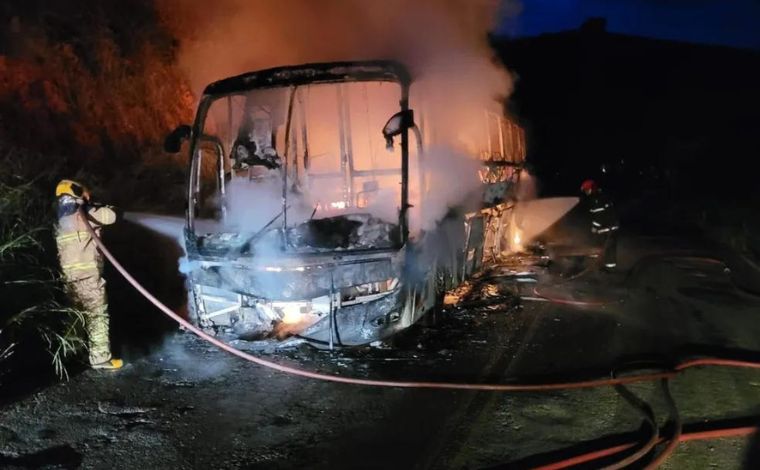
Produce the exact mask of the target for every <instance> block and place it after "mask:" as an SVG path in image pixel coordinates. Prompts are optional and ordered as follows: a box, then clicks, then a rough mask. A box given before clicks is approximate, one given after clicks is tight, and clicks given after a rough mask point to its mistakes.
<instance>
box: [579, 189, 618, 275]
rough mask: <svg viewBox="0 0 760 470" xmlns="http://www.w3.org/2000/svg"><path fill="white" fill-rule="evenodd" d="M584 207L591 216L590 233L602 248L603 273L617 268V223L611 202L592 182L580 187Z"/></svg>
mask: <svg viewBox="0 0 760 470" xmlns="http://www.w3.org/2000/svg"><path fill="white" fill-rule="evenodd" d="M581 192H582V193H583V194H584V195H585V197H586V205H587V207H588V211H589V213H590V214H591V233H592V234H593V236H594V238H595V239H596V240H597V242H598V245H599V246H601V247H602V257H601V265H602V266H601V267H602V269H603V270H604V271H612V270H614V269H615V268H617V233H618V229H619V228H620V226H619V221H618V217H617V213H616V212H615V208H614V207H613V205H612V201H610V199H609V198H608V197H607V196H606V195H605V194H604V192H602V189H601V188H600V187H599V185H598V184H597V183H596V182H595V181H594V180H590V179H588V180H586V181H584V182H583V184H582V185H581Z"/></svg>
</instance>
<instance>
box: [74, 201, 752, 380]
mask: <svg viewBox="0 0 760 470" xmlns="http://www.w3.org/2000/svg"><path fill="white" fill-rule="evenodd" d="M79 216H80V217H81V219H82V220H83V221H84V225H85V227H86V229H87V231H88V232H89V234H90V236H91V237H92V239H93V240H94V241H95V243H96V244H97V246H98V248H99V249H100V251H101V253H102V254H103V256H105V257H106V258H107V259H108V260H109V261H110V262H111V264H112V265H113V267H114V268H115V269H116V270H117V271H118V272H119V273H120V274H121V275H122V276H124V278H125V279H126V280H127V282H129V283H130V284H131V285H132V287H134V288H135V289H136V290H137V291H138V292H139V293H140V294H142V295H143V296H144V297H145V298H146V299H148V300H149V301H150V302H151V303H152V304H153V305H155V306H156V307H157V308H158V309H159V310H161V311H162V312H163V313H164V314H165V315H166V316H168V317H169V318H171V319H172V320H174V321H176V322H177V323H179V324H180V325H181V326H182V327H184V328H185V329H186V330H187V331H190V332H192V333H194V334H195V335H197V336H199V337H200V338H201V339H203V340H204V341H207V342H209V343H211V344H213V345H214V346H217V347H218V348H220V349H223V350H224V351H227V352H229V353H230V354H233V355H235V356H237V357H240V358H241V359H245V360H246V361H250V362H253V363H255V364H258V365H260V366H263V367H267V368H269V369H273V370H276V371H279V372H284V373H287V374H292V375H296V376H299V377H306V378H311V379H316V380H323V381H328V382H337V383H345V384H354V385H367V386H374V387H398V388H428V389H431V388H432V389H443V390H480V391H500V392H536V391H551V390H568V389H579V388H593V387H602V386H614V385H625V384H630V383H636V382H648V381H653V380H658V379H665V378H672V377H674V376H675V375H676V374H677V373H678V372H680V371H682V370H685V369H687V368H689V367H694V366H698V365H721V366H728V367H751V368H758V369H760V362H749V361H738V360H730V359H709V358H703V359H695V360H691V361H687V362H684V363H681V364H678V365H676V367H675V368H673V369H672V370H669V371H661V372H650V373H641V374H636V375H628V376H623V377H612V378H605V379H594V380H582V381H573V382H557V383H543V384H521V383H514V384H501V383H500V384H475V383H459V382H417V381H399V380H371V379H360V378H354V377H342V376H339V375H332V374H323V373H319V372H311V371H307V370H303V369H299V368H296V367H291V366H286V365H282V364H278V363H276V362H273V361H269V360H266V359H262V358H260V357H256V356H254V355H252V354H248V353H246V352H244V351H241V350H239V349H236V348H235V347H233V346H231V345H229V344H227V343H225V342H223V341H220V340H218V339H217V338H214V337H213V336H211V335H209V334H208V333H206V332H204V331H203V330H201V329H200V328H198V327H197V326H195V325H193V324H192V323H190V322H188V321H187V320H185V319H184V318H182V317H181V316H180V315H178V314H177V313H175V312H174V311H172V310H171V309H170V308H169V307H167V306H166V305H165V304H163V303H162V302H161V301H160V300H158V299H157V298H156V297H155V296H154V295H153V294H151V293H150V292H148V290H147V289H146V288H145V287H144V286H143V285H142V284H140V283H139V282H138V281H137V280H136V279H135V278H134V277H133V276H132V275H131V274H130V273H129V272H128V271H127V270H126V269H125V268H124V266H122V264H121V263H119V261H118V260H117V259H116V258H115V257H114V256H113V254H112V253H111V252H110V251H109V250H108V248H107V247H106V246H105V244H104V243H103V241H102V240H101V239H100V237H99V236H98V234H97V233H96V232H95V229H94V228H93V227H92V225H90V223H89V221H88V220H87V217H86V215H85V214H84V211H83V210H82V209H81V208H80V209H79Z"/></svg>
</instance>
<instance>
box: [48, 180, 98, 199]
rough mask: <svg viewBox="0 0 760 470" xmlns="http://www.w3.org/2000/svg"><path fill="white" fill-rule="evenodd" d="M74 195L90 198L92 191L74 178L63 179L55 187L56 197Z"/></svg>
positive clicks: (80, 197) (79, 197)
mask: <svg viewBox="0 0 760 470" xmlns="http://www.w3.org/2000/svg"><path fill="white" fill-rule="evenodd" d="M61 196H72V197H75V198H77V199H89V198H90V192H89V191H88V190H87V188H86V187H85V186H84V185H82V184H80V183H77V182H76V181H72V180H61V181H60V182H59V183H58V185H57V186H56V187H55V197H61Z"/></svg>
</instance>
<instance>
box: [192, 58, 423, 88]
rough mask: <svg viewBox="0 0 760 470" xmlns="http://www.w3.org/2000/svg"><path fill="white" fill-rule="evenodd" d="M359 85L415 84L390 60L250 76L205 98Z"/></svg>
mask: <svg viewBox="0 0 760 470" xmlns="http://www.w3.org/2000/svg"><path fill="white" fill-rule="evenodd" d="M358 81H387V82H398V83H401V84H402V85H408V84H409V83H411V76H410V75H409V72H408V70H407V69H406V67H404V66H403V65H402V64H400V63H398V62H395V61H390V60H375V61H366V62H329V63H318V64H305V65H297V66H287V67H277V68H272V69H267V70H261V71H257V72H250V73H245V74H242V75H238V76H236V77H230V78H226V79H224V80H219V81H218V82H214V83H212V84H210V85H209V86H207V87H206V89H205V90H204V92H203V94H204V95H224V94H228V93H236V92H241V91H246V90H251V89H254V88H267V87H278V86H292V85H296V86H297V85H307V84H308V85H311V84H317V83H338V82H358Z"/></svg>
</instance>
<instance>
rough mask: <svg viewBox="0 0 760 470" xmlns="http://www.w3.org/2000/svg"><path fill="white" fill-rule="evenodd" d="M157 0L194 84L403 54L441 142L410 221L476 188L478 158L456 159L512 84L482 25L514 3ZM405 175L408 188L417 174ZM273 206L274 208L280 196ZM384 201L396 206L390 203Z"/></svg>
mask: <svg viewBox="0 0 760 470" xmlns="http://www.w3.org/2000/svg"><path fill="white" fill-rule="evenodd" d="M161 5H162V10H163V12H164V15H163V16H164V18H165V20H166V21H167V23H168V24H169V25H170V27H172V28H173V29H174V31H175V35H176V36H177V37H178V38H180V52H179V61H180V65H181V67H182V68H183V69H184V70H185V73H186V74H187V76H188V78H189V79H190V81H191V83H192V85H193V88H194V89H195V91H196V93H200V92H201V90H202V89H203V87H204V86H205V85H206V84H208V83H210V82H213V81H215V80H218V79H221V78H224V77H228V76H232V75H236V74H240V73H244V72H247V71H251V70H257V69H263V68H269V67H275V66H281V65H290V64H299V63H308V62H324V61H337V60H365V59H395V60H399V61H401V62H403V63H404V64H406V65H407V66H408V67H409V68H410V70H411V72H412V75H413V77H414V79H415V87H414V89H413V95H412V106H413V107H415V108H417V111H424V116H425V119H426V122H425V128H426V129H423V131H425V130H430V131H431V133H432V131H433V129H434V133H435V136H436V144H437V147H435V149H433V148H431V149H430V151H429V152H428V155H427V157H426V159H427V160H428V162H429V168H432V169H434V171H433V172H432V174H431V175H430V178H429V180H428V183H429V184H428V186H427V189H428V196H431V195H435V196H434V197H430V198H429V202H428V203H427V205H426V206H425V209H424V211H425V214H424V220H423V219H418V220H417V221H415V220H414V219H415V216H416V217H417V218H419V217H420V214H416V215H415V214H414V210H413V213H412V223H413V224H415V225H417V227H418V228H419V227H423V228H432V227H431V226H432V225H434V223H435V222H436V221H437V220H439V219H440V217H442V215H443V214H445V212H446V211H447V209H448V206H450V205H452V204H455V203H458V202H461V200H457V199H458V198H462V197H465V196H466V195H468V194H472V193H473V192H474V191H475V190H476V189H477V188H478V187H479V185H480V181H479V180H478V179H477V177H476V173H477V165H469V164H467V163H466V162H461V160H462V159H463V158H464V156H465V155H466V154H474V153H475V152H474V151H473V147H474V146H473V142H476V141H478V140H482V136H483V133H484V123H483V113H484V110H485V109H490V110H495V111H496V112H497V113H500V112H501V103H503V101H504V99H506V97H507V95H508V94H509V93H510V92H511V89H512V82H511V79H510V76H509V74H508V73H507V71H506V70H505V69H504V68H503V67H502V66H501V65H500V64H499V63H497V62H496V61H495V59H494V57H493V52H492V50H491V49H490V47H489V45H488V41H487V33H488V32H489V31H490V30H492V28H493V27H494V26H495V25H496V24H497V23H498V22H499V21H500V19H501V18H500V15H502V14H510V13H512V12H514V6H515V5H516V3H515V2H511V1H510V2H505V3H503V2H499V1H497V0H415V1H414V2H410V1H408V0H386V1H382V2H377V1H374V0H320V1H311V0H284V1H278V2H272V1H268V0H220V1H217V2H214V3H213V5H211V4H208V5H207V6H205V7H199V5H198V3H197V2H196V1H195V0H162V3H161ZM419 115H422V113H419ZM426 140H427V139H426ZM441 144H443V147H442V146H441ZM466 175H472V177H471V178H470V177H465V176H466ZM411 184H412V188H411V189H412V193H414V192H415V187H414V185H415V178H412V179H411ZM417 189H418V190H419V188H417ZM275 202H277V201H275ZM411 202H412V203H413V204H414V203H415V201H414V194H412V201H411ZM386 205H390V204H386ZM275 207H276V208H277V209H275V208H273V211H275V213H276V210H279V203H277V204H275ZM385 209H386V210H384V211H383V212H385V213H389V214H392V213H393V212H394V211H395V209H396V208H395V207H393V208H385ZM387 209H390V210H387ZM270 212H271V211H270ZM270 215H271V214H269V213H267V214H266V216H267V217H268V216H270ZM264 218H266V217H264ZM383 218H386V217H383Z"/></svg>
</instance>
